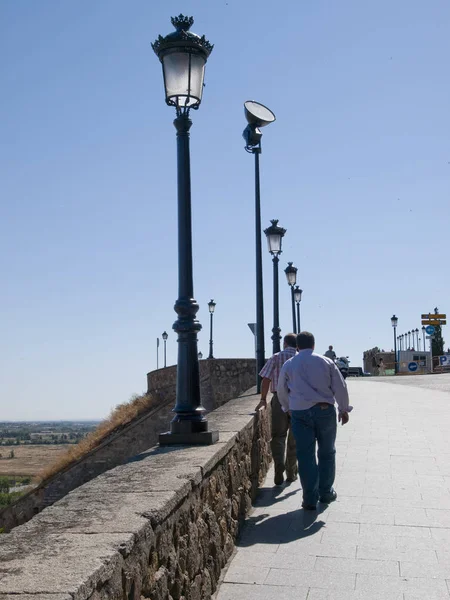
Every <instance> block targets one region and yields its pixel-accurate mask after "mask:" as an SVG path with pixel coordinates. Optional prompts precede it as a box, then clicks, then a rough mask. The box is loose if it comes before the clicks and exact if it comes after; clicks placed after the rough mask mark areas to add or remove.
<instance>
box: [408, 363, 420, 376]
mask: <svg viewBox="0 0 450 600" xmlns="http://www.w3.org/2000/svg"><path fill="white" fill-rule="evenodd" d="M418 367H419V365H418V364H417V363H416V362H410V363H409V364H408V371H411V372H412V373H414V371H417V369H418Z"/></svg>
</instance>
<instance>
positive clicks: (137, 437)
mask: <svg viewBox="0 0 450 600" xmlns="http://www.w3.org/2000/svg"><path fill="white" fill-rule="evenodd" d="M205 363H208V364H206V365H205ZM255 368H256V367H255V360H254V359H214V360H206V361H200V374H201V380H202V381H201V397H202V402H204V405H205V408H208V410H212V409H214V408H217V407H219V406H221V405H222V404H223V403H224V402H226V401H227V400H229V399H230V398H235V397H236V396H238V395H239V394H241V393H242V392H243V391H244V390H246V389H249V388H250V387H251V386H252V385H254V381H255ZM175 378H176V367H168V368H167V369H159V370H158V371H154V372H153V373H149V374H148V375H147V379H148V382H149V393H151V395H152V396H153V397H154V399H155V402H154V403H153V406H152V408H150V410H149V411H148V412H147V413H145V414H143V415H140V416H138V417H137V418H136V419H134V420H133V421H131V422H130V423H128V424H126V425H124V426H123V427H121V428H120V429H118V430H116V431H114V432H113V433H111V434H110V435H109V436H108V437H107V438H105V440H104V441H103V442H102V443H101V444H100V445H99V446H97V447H96V448H94V449H93V450H92V451H91V452H89V453H87V454H86V455H85V456H84V457H83V458H81V459H80V460H78V461H76V462H75V463H72V464H71V465H69V466H68V467H66V468H65V469H62V470H61V471H60V472H59V473H57V474H56V475H55V476H54V477H52V478H51V479H49V480H47V481H45V482H43V483H42V484H41V485H40V486H38V487H37V488H35V489H33V490H31V491H30V492H28V493H27V494H26V495H24V496H22V497H21V498H19V499H18V500H17V501H16V502H15V503H14V504H12V505H11V506H8V507H6V508H4V509H3V510H2V511H0V528H1V529H3V530H4V531H10V530H11V529H12V528H14V527H17V526H18V525H22V524H23V523H26V522H27V521H29V520H30V519H32V518H33V517H34V515H36V514H37V513H38V512H39V511H40V510H42V509H43V508H45V507H46V506H50V505H51V504H53V503H54V502H56V501H57V500H60V499H61V498H63V497H64V496H65V494H68V493H69V492H70V491H72V490H74V489H76V488H77V487H79V486H80V485H83V484H84V483H86V482H88V481H90V480H91V479H93V478H95V477H97V476H98V475H100V474H101V473H105V472H106V471H108V470H109V469H113V468H114V467H116V466H118V465H121V464H123V463H124V462H126V461H127V460H128V459H130V458H131V457H133V456H135V455H137V454H139V453H141V452H144V451H145V450H147V449H148V448H150V447H151V446H154V445H155V444H157V442H158V435H159V434H160V433H162V432H164V431H167V430H168V429H169V427H170V421H171V420H172V418H173V413H172V409H173V407H174V404H175Z"/></svg>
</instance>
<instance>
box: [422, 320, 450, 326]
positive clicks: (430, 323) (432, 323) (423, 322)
mask: <svg viewBox="0 0 450 600" xmlns="http://www.w3.org/2000/svg"><path fill="white" fill-rule="evenodd" d="M422 325H434V326H436V325H447V321H433V320H427V321H422Z"/></svg>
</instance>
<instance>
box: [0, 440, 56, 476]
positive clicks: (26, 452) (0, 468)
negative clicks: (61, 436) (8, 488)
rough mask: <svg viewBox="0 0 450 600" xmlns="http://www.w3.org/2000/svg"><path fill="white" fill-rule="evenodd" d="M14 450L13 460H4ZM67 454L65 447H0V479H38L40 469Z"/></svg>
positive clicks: (40, 445) (26, 445) (54, 445)
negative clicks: (22, 476) (5, 477)
mask: <svg viewBox="0 0 450 600" xmlns="http://www.w3.org/2000/svg"><path fill="white" fill-rule="evenodd" d="M11 450H14V458H6V457H7V456H8V455H9V453H10V451H11ZM66 452H67V445H66V444H61V445H56V444H52V445H48V446H47V445H46V444H36V445H33V444H24V445H20V446H1V447H0V453H1V454H2V458H1V459H0V477H1V476H4V475H8V476H14V475H16V476H19V475H24V476H29V477H32V478H33V480H34V479H35V478H36V477H38V475H39V474H40V472H41V471H42V468H43V467H44V468H47V467H50V465H52V464H53V463H54V462H55V461H57V460H58V459H59V458H60V457H61V456H63V455H64V454H65V453H66Z"/></svg>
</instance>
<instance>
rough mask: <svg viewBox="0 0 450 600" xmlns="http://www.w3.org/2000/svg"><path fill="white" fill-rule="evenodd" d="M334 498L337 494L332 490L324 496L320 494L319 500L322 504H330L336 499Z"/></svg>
mask: <svg viewBox="0 0 450 600" xmlns="http://www.w3.org/2000/svg"><path fill="white" fill-rule="evenodd" d="M336 498H337V494H336V492H335V491H334V490H332V491H331V492H330V493H329V494H327V495H326V496H322V498H321V499H320V501H321V502H322V504H331V503H332V502H334V501H335V500H336Z"/></svg>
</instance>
